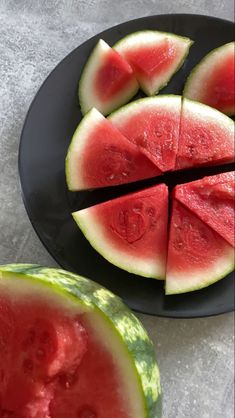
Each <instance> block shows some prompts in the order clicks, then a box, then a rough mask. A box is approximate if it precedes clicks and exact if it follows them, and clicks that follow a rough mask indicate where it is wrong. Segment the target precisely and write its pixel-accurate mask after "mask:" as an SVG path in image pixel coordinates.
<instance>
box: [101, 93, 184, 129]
mask: <svg viewBox="0 0 235 418" xmlns="http://www.w3.org/2000/svg"><path fill="white" fill-rule="evenodd" d="M158 109H159V112H160V113H161V114H162V113H164V111H165V112H166V113H168V112H172V113H175V114H176V115H178V120H179V125H180V112H181V96H176V95H173V94H172V95H162V96H158V97H146V98H144V99H139V100H136V101H134V102H132V103H130V104H127V105H126V106H123V107H122V108H121V109H119V110H116V112H114V113H112V114H111V115H110V116H109V117H108V119H109V120H110V121H111V122H112V123H113V124H114V125H115V126H116V127H117V128H119V127H121V126H122V125H125V124H126V123H127V121H128V120H129V119H131V118H132V117H133V116H138V114H139V113H141V112H143V111H146V112H147V111H148V112H154V113H156V114H157V111H158Z"/></svg>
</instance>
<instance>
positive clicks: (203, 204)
mask: <svg viewBox="0 0 235 418" xmlns="http://www.w3.org/2000/svg"><path fill="white" fill-rule="evenodd" d="M234 175H235V172H234V171H233V172H229V173H223V174H217V175H215V176H210V177H204V178H203V179H201V180H197V181H193V182H191V183H186V184H182V185H178V186H177V187H176V188H175V193H174V196H175V198H176V199H177V200H178V201H180V202H181V203H183V204H184V205H185V206H186V207H187V208H189V209H190V210H191V211H192V212H194V213H195V215H197V216H198V217H199V218H200V219H201V220H202V221H203V222H205V223H206V224H207V225H209V226H210V227H211V228H212V229H213V230H214V231H216V232H217V233H218V234H219V235H220V236H221V237H222V238H224V239H225V240H226V241H227V242H228V243H229V244H230V245H232V246H233V247H234V246H235V206H234V204H235V200H234V179H235V177H234Z"/></svg>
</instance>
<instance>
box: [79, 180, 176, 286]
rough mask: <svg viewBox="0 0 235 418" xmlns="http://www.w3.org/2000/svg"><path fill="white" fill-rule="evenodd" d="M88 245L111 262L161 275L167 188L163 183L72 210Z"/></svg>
mask: <svg viewBox="0 0 235 418" xmlns="http://www.w3.org/2000/svg"><path fill="white" fill-rule="evenodd" d="M73 217H74V220H75V221H76V223H77V224H78V226H79V227H80V229H81V230H82V232H83V233H84V235H85V236H86V238H87V239H88V241H89V242H90V244H91V245H92V246H93V247H94V248H95V249H96V250H97V251H98V252H99V253H100V254H101V255H102V256H103V257H104V258H106V259H107V260H108V261H110V262H111V263H112V264H114V265H116V266H118V267H120V268H122V269H124V270H127V271H129V272H131V273H135V274H138V275H141V276H145V277H152V278H157V279H164V278H165V267H166V249H167V222H168V189H167V186H165V185H164V184H160V185H157V186H154V187H150V188H147V189H145V190H142V191H139V192H136V193H131V194H128V195H126V196H123V197H119V198H117V199H114V200H110V201H108V202H105V203H100V204H98V205H95V206H92V207H89V208H88V209H83V210H80V211H78V212H75V213H73Z"/></svg>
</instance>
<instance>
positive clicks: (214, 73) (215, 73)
mask: <svg viewBox="0 0 235 418" xmlns="http://www.w3.org/2000/svg"><path fill="white" fill-rule="evenodd" d="M234 62H235V43H234V42H230V43H228V44H225V45H222V46H220V47H219V48H216V49H213V51H211V52H209V54H207V55H206V56H205V57H204V58H203V59H202V60H201V62H199V64H198V65H197V66H196V67H195V68H194V69H193V71H192V72H191V74H190V75H189V77H188V80H187V82H186V84H185V88H184V96H185V97H187V98H188V99H192V100H197V101H199V102H202V103H205V104H207V105H209V106H212V107H215V108H216V109H218V110H220V111H221V112H223V113H226V114H227V115H234V114H235V63H234Z"/></svg>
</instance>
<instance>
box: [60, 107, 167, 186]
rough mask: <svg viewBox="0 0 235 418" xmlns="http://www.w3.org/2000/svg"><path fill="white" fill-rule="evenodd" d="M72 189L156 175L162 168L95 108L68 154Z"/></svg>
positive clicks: (68, 180) (80, 129)
mask: <svg viewBox="0 0 235 418" xmlns="http://www.w3.org/2000/svg"><path fill="white" fill-rule="evenodd" d="M65 171H66V179H67V185H68V188H69V190H83V189H92V188H96V187H105V186H113V185H117V184H123V183H130V182H133V181H136V180H141V179H144V178H149V177H154V176H158V175H159V174H161V171H160V170H158V169H157V167H156V166H155V165H154V164H153V163H152V162H151V161H150V160H149V159H148V158H147V157H146V156H145V155H144V154H143V153H142V152H141V151H140V149H139V148H138V147H137V146H135V145H134V144H132V143H131V142H130V141H128V139H126V138H125V137H124V136H123V135H122V134H121V133H120V132H119V131H118V129H117V128H116V127H115V126H113V125H112V123H111V122H110V121H108V120H107V119H105V117H104V116H103V115H102V114H101V113H100V112H98V110H96V109H92V110H90V111H89V112H88V113H87V114H86V115H85V116H84V118H83V119H82V121H81V122H80V124H79V125H78V127H77V129H76V131H75V133H74V135H73V138H72V141H71V144H70V146H69V149H68V153H67V157H66V170H65Z"/></svg>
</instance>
